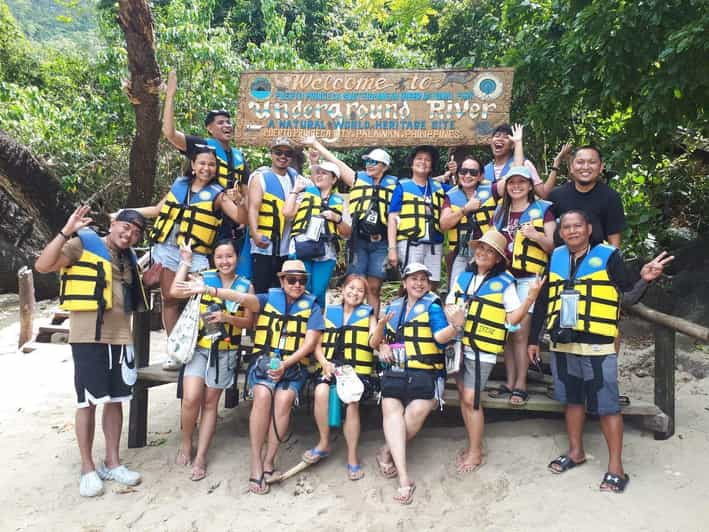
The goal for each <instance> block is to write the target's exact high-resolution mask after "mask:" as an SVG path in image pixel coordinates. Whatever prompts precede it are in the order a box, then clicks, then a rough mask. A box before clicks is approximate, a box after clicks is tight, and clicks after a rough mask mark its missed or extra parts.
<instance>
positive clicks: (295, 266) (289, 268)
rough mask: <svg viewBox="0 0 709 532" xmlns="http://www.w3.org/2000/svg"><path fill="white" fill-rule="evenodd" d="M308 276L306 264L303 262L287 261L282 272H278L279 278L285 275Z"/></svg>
mask: <svg viewBox="0 0 709 532" xmlns="http://www.w3.org/2000/svg"><path fill="white" fill-rule="evenodd" d="M295 274H298V275H308V272H307V270H306V269H305V264H303V261H302V260H287V261H285V262H284V263H283V267H281V271H280V272H278V277H283V276H284V275H295Z"/></svg>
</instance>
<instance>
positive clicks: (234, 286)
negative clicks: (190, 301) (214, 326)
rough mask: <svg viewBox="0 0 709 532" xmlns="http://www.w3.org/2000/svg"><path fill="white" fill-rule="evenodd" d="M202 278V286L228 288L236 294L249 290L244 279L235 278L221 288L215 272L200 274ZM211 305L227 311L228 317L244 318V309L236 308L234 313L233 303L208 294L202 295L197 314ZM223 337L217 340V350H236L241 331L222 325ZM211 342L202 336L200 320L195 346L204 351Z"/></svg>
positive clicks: (239, 341)
mask: <svg viewBox="0 0 709 532" xmlns="http://www.w3.org/2000/svg"><path fill="white" fill-rule="evenodd" d="M201 275H202V277H203V278H204V284H205V285H207V286H213V287H215V288H229V289H231V290H236V291H237V292H243V293H245V294H246V293H248V292H249V289H250V288H251V282H250V281H249V280H248V279H245V278H244V277H239V276H237V277H236V278H235V279H234V281H233V282H232V283H231V286H222V281H221V278H220V277H219V273H218V272H217V270H206V271H203V272H201ZM211 303H216V304H217V305H219V306H220V307H221V308H222V310H225V311H227V312H228V313H229V314H230V315H232V316H236V317H237V318H243V317H244V309H242V308H238V309H237V310H236V311H234V310H233V309H234V307H235V306H236V304H235V303H234V302H233V301H223V300H222V299H220V298H218V297H216V296H212V295H209V294H204V295H202V299H200V303H199V313H200V315H202V314H204V313H206V312H209V310H208V308H207V307H208V306H209V305H210V304H211ZM223 325H224V335H223V336H222V337H221V338H220V339H219V342H218V343H217V344H218V345H217V349H218V350H219V351H227V350H231V349H237V348H238V347H239V346H240V345H241V330H240V329H237V328H236V327H234V326H233V325H230V324H229V323H224V324H223ZM212 344H213V341H212V339H211V338H209V337H206V336H205V335H204V322H203V321H202V319H201V318H200V320H199V333H198V337H197V345H198V346H200V347H204V348H205V349H211V348H212Z"/></svg>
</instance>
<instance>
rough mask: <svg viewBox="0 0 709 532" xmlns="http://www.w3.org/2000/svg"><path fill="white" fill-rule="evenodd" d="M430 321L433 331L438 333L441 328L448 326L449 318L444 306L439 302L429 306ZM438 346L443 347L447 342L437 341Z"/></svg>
mask: <svg viewBox="0 0 709 532" xmlns="http://www.w3.org/2000/svg"><path fill="white" fill-rule="evenodd" d="M428 323H429V324H430V325H431V331H432V332H433V334H436V333H437V332H438V331H440V330H441V329H445V328H446V327H448V320H447V319H446V314H445V313H444V312H443V307H441V305H439V304H438V303H433V304H432V305H431V306H430V307H429V308H428ZM436 345H438V347H443V346H445V344H439V343H438V342H436Z"/></svg>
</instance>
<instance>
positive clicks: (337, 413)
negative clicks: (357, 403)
mask: <svg viewBox="0 0 709 532" xmlns="http://www.w3.org/2000/svg"><path fill="white" fill-rule="evenodd" d="M327 424H328V425H330V426H331V427H333V428H339V427H341V426H342V403H340V397H339V396H338V395H337V386H335V385H334V384H331V385H330V396H329V403H328V410H327Z"/></svg>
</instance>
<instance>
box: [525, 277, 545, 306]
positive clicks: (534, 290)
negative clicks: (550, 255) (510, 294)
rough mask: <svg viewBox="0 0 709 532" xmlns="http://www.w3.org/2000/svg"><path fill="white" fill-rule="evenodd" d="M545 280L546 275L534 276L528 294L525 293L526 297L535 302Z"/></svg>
mask: <svg viewBox="0 0 709 532" xmlns="http://www.w3.org/2000/svg"><path fill="white" fill-rule="evenodd" d="M546 280H547V277H546V275H544V276H542V277H539V276H536V278H535V279H534V281H532V282H531V283H530V284H529V292H527V297H528V298H529V299H531V300H532V301H535V300H536V299H537V296H538V295H539V291H540V290H541V289H542V286H544V283H545V282H546Z"/></svg>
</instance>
